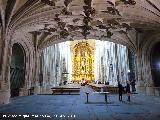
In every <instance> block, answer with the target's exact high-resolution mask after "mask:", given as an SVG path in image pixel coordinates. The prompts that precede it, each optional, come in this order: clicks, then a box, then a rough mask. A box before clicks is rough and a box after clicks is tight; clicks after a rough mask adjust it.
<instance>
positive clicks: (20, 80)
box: [10, 43, 25, 97]
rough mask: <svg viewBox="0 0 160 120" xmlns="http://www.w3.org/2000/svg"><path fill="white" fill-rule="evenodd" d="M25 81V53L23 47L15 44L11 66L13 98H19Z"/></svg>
mask: <svg viewBox="0 0 160 120" xmlns="http://www.w3.org/2000/svg"><path fill="white" fill-rule="evenodd" d="M24 81H25V52H24V49H23V48H22V46H21V45H20V44H18V43H15V44H14V45H13V47H12V56H11V66H10V90H11V97H15V96H19V92H20V88H22V87H23V86H24V83H25V82H24Z"/></svg>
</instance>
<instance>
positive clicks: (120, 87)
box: [118, 82, 124, 101]
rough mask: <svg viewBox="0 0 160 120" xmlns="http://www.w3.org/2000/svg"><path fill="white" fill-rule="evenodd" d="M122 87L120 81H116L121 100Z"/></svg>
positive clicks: (120, 99)
mask: <svg viewBox="0 0 160 120" xmlns="http://www.w3.org/2000/svg"><path fill="white" fill-rule="evenodd" d="M123 91H124V88H123V86H122V84H121V83H120V82H118V93H119V101H122V94H123Z"/></svg>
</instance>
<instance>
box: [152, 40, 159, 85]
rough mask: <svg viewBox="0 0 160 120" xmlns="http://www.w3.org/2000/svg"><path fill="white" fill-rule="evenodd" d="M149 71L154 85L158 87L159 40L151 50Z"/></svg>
mask: <svg viewBox="0 0 160 120" xmlns="http://www.w3.org/2000/svg"><path fill="white" fill-rule="evenodd" d="M151 72H152V79H153V81H154V85H155V87H160V42H159V43H157V44H155V45H154V46H153V48H152V51H151Z"/></svg>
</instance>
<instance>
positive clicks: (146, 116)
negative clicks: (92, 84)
mask: <svg viewBox="0 0 160 120" xmlns="http://www.w3.org/2000/svg"><path fill="white" fill-rule="evenodd" d="M86 91H89V92H90V94H89V103H86V94H85V92H86ZM126 99H127V98H126V95H124V96H123V100H124V101H123V102H120V101H119V100H118V95H116V94H114V95H109V96H108V101H109V103H108V104H106V103H105V100H104V95H99V94H94V93H93V91H92V90H91V89H90V88H87V87H82V88H81V93H80V95H33V96H26V97H17V98H12V99H11V103H10V104H8V105H3V106H0V113H1V116H0V117H1V118H0V120H3V119H7V120H14V119H15V120H23V119H24V118H25V119H24V120H26V119H31V120H33V119H34V120H47V119H50V120H160V97H155V96H144V95H140V94H133V95H132V96H131V102H127V101H126ZM13 115H17V116H13Z"/></svg>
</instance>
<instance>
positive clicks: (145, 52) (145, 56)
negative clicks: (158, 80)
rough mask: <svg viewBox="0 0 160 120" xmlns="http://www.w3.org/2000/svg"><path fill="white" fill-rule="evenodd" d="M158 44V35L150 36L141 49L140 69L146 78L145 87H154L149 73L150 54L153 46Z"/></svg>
mask: <svg viewBox="0 0 160 120" xmlns="http://www.w3.org/2000/svg"><path fill="white" fill-rule="evenodd" d="M159 42H160V34H155V35H152V36H151V37H150V38H148V39H147V41H146V44H144V46H143V48H142V55H141V56H142V67H143V69H144V70H143V73H142V74H144V76H146V84H147V86H154V83H153V79H152V73H151V71H152V70H151V52H152V48H153V47H154V45H156V44H157V43H159Z"/></svg>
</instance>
